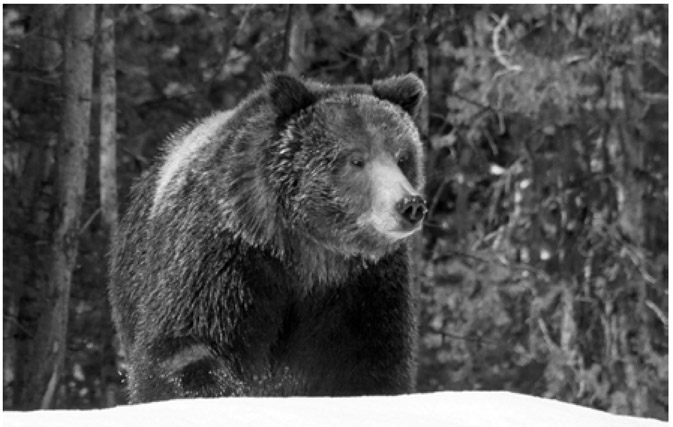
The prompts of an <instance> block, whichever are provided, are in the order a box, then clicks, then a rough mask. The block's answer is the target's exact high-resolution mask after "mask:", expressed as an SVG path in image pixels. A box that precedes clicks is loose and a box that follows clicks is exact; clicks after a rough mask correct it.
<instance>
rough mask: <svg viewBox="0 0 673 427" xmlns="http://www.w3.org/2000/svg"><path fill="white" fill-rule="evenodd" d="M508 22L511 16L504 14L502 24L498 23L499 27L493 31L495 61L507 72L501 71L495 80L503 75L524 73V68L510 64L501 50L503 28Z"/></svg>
mask: <svg viewBox="0 0 673 427" xmlns="http://www.w3.org/2000/svg"><path fill="white" fill-rule="evenodd" d="M508 20H509V16H508V15H507V14H504V15H503V16H502V18H501V19H500V22H498V25H496V26H495V28H494V29H493V53H494V54H495V59H497V60H498V62H499V63H500V65H502V66H503V67H505V70H500V71H498V72H497V73H496V75H495V77H493V79H494V80H495V79H496V78H498V77H499V75H502V74H506V73H518V72H521V71H523V68H522V67H521V66H520V65H515V64H512V63H511V62H509V61H508V60H507V58H505V56H504V55H503V52H502V50H500V33H501V32H502V30H503V28H505V25H507V21H508Z"/></svg>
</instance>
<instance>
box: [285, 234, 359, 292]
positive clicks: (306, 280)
mask: <svg viewBox="0 0 673 427" xmlns="http://www.w3.org/2000/svg"><path fill="white" fill-rule="evenodd" d="M288 242H290V243H289V245H286V249H287V250H286V251H284V256H283V258H284V259H283V261H284V264H285V265H287V266H288V268H289V269H291V272H292V274H293V275H294V276H296V278H297V280H298V281H299V282H301V284H302V285H303V286H306V287H307V288H308V289H309V290H310V289H311V288H312V287H314V286H339V285H343V284H345V282H346V281H347V280H348V279H349V278H352V277H355V276H357V275H358V271H360V270H362V269H364V268H366V266H367V261H366V260H365V259H363V258H362V257H359V256H350V257H349V256H346V255H343V254H341V253H338V252H336V251H334V250H331V249H328V248H325V247H324V246H323V245H321V244H319V243H317V242H315V241H313V240H311V239H310V238H306V237H297V238H294V239H290V240H286V243H288Z"/></svg>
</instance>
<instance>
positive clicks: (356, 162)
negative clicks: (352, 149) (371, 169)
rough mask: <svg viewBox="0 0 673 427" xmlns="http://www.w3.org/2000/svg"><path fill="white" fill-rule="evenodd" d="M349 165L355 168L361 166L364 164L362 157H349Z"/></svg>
mask: <svg viewBox="0 0 673 427" xmlns="http://www.w3.org/2000/svg"><path fill="white" fill-rule="evenodd" d="M350 162H351V165H353V166H355V167H356V168H362V167H364V166H365V160H364V159H363V158H362V157H351V160H350Z"/></svg>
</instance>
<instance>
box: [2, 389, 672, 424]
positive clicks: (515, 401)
mask: <svg viewBox="0 0 673 427" xmlns="http://www.w3.org/2000/svg"><path fill="white" fill-rule="evenodd" d="M150 420H151V421H150ZM2 425H3V426H5V427H29V426H30V427H39V426H49V427H77V426H86V427H90V426H95V427H108V426H109V427H112V426H114V427H117V426H124V427H127V426H128V427H131V426H136V425H137V426H148V425H150V426H153V425H158V426H161V427H172V426H176V427H177V426H180V427H184V426H211V425H213V426H217V425H226V426H227V427H238V426H246V427H247V426H249V427H263V426H273V427H282V426H287V427H302V426H306V427H331V426H338V427H343V426H346V427H356V426H367V427H377V426H382V427H383V426H386V427H388V426H447V427H448V426H450V427H581V426H589V427H648V426H649V427H657V426H661V427H663V426H665V425H667V423H665V422H663V421H657V420H652V419H645V418H635V417H626V416H619V415H613V414H608V413H606V412H601V411H597V410H594V409H589V408H584V407H581V406H577V405H571V404H567V403H562V402H557V401H554V400H549V399H542V398H538V397H531V396H525V395H521V394H514V393H508V392H442V393H428V394H413V395H405V396H390V397H378V396H377V397H375V396H368V397H359V398H308V397H293V398H223V399H192V400H174V401H170V402H157V403H150V404H145V405H135V406H120V407H117V408H112V409H101V410H88V411H72V410H70V411H66V410H57V411H34V412H3V415H2Z"/></svg>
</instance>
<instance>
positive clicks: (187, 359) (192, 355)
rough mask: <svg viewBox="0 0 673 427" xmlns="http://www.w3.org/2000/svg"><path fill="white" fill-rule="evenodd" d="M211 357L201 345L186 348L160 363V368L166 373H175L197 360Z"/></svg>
mask: <svg viewBox="0 0 673 427" xmlns="http://www.w3.org/2000/svg"><path fill="white" fill-rule="evenodd" d="M210 357H213V353H212V352H211V351H210V349H209V348H208V347H206V346H205V345H203V344H196V345H193V346H191V347H186V348H183V349H182V350H180V351H179V352H177V353H176V354H174V355H173V356H172V357H169V358H168V359H166V360H164V361H163V362H161V367H162V368H163V369H164V370H165V371H166V372H168V373H171V374H173V373H175V372H178V371H180V370H181V369H183V368H185V367H186V366H189V365H191V364H192V363H194V362H198V361H199V360H203V359H208V358H210Z"/></svg>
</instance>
